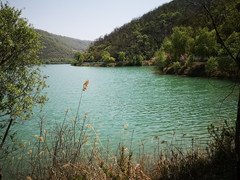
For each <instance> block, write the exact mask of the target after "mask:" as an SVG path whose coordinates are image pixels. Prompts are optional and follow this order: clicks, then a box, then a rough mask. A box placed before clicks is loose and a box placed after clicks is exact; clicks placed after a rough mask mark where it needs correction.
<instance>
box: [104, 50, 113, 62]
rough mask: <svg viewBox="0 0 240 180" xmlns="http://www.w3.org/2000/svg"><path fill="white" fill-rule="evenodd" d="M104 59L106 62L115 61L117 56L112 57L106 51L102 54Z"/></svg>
mask: <svg viewBox="0 0 240 180" xmlns="http://www.w3.org/2000/svg"><path fill="white" fill-rule="evenodd" d="M102 61H103V62H105V63H111V62H114V61H115V58H114V57H111V56H110V53H109V52H107V51H104V52H103V55H102Z"/></svg>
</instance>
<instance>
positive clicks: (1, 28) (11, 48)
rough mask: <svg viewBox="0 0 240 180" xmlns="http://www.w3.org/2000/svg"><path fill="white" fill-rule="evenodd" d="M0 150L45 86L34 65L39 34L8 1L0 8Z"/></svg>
mask: <svg viewBox="0 0 240 180" xmlns="http://www.w3.org/2000/svg"><path fill="white" fill-rule="evenodd" d="M0 8H1V9H0V40H1V41H0V129H1V132H0V140H1V145H0V150H1V148H2V146H3V143H4V141H5V139H6V135H7V134H8V131H9V128H10V127H11V125H13V124H14V123H15V122H16V121H17V120H19V119H28V118H29V117H30V115H31V113H32V108H33V106H34V105H36V104H44V102H45V100H46V97H45V95H43V94H41V91H42V89H43V88H44V87H46V85H45V80H44V77H42V76H41V74H40V69H39V68H38V66H39V65H40V64H41V63H40V61H39V60H38V55H39V50H40V49H41V42H40V40H39V38H40V35H39V34H37V33H36V32H35V31H34V29H33V28H32V27H31V26H30V25H29V24H28V23H27V21H26V20H25V19H23V18H20V16H21V11H19V10H16V9H15V8H11V7H9V6H8V4H2V3H1V7H0Z"/></svg>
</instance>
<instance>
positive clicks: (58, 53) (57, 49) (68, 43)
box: [35, 29, 92, 63]
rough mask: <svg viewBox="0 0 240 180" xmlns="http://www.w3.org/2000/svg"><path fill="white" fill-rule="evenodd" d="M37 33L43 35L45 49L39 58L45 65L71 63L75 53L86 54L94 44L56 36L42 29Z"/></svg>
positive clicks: (37, 30)
mask: <svg viewBox="0 0 240 180" xmlns="http://www.w3.org/2000/svg"><path fill="white" fill-rule="evenodd" d="M35 31H36V32H37V33H39V34H40V35H41V38H40V39H41V41H42V45H43V49H42V50H41V53H40V56H39V57H40V59H41V60H42V62H43V63H71V61H72V60H73V59H74V53H75V52H77V51H80V52H85V51H86V50H87V48H88V47H89V45H90V44H91V43H92V41H88V40H80V39H76V38H71V37H67V36H62V35H56V34H53V33H50V32H47V31H44V30H41V29H35Z"/></svg>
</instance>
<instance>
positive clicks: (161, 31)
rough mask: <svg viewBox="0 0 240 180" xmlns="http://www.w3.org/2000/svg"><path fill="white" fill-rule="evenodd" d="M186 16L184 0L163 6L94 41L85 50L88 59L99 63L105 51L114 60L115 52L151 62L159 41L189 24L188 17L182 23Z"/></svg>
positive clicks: (177, 0) (175, 0)
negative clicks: (183, 25)
mask: <svg viewBox="0 0 240 180" xmlns="http://www.w3.org/2000/svg"><path fill="white" fill-rule="evenodd" d="M188 12H189V11H188V8H187V2H186V1H185V0H181V1H180V0H174V1H172V2H170V3H167V4H164V5H162V6H160V7H158V8H156V9H154V10H153V11H151V12H148V13H146V14H145V15H143V16H142V17H140V18H135V19H133V20H132V21H131V22H129V23H126V24H125V25H123V26H122V27H119V28H116V29H115V30H114V31H113V32H111V33H110V34H107V35H105V36H104V37H103V38H99V39H98V40H96V41H95V42H94V44H93V45H92V46H90V48H89V50H88V52H89V57H90V56H93V57H94V60H95V61H99V60H101V59H102V54H103V51H108V52H109V53H110V56H111V57H114V58H115V59H116V60H118V56H119V52H124V53H125V55H126V57H127V58H128V59H129V60H133V59H134V57H135V56H138V55H141V56H143V57H144V59H151V57H153V55H154V53H155V51H156V50H158V49H159V48H160V47H161V43H162V41H163V39H164V38H165V37H166V36H170V35H171V33H172V28H173V27H175V26H178V25H180V24H181V23H185V24H187V23H189V22H190V21H191V20H192V17H191V16H188V19H187V20H186V18H185V15H183V14H186V13H188ZM135 59H137V57H135ZM133 64H134V62H133Z"/></svg>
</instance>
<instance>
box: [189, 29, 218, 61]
mask: <svg viewBox="0 0 240 180" xmlns="http://www.w3.org/2000/svg"><path fill="white" fill-rule="evenodd" d="M194 54H195V55H196V56H199V57H201V58H202V59H204V58H206V57H208V58H209V57H210V56H216V54H217V41H216V35H215V31H214V30H213V31H209V30H208V28H203V29H200V32H199V35H197V36H196V40H195V44H194Z"/></svg>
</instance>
